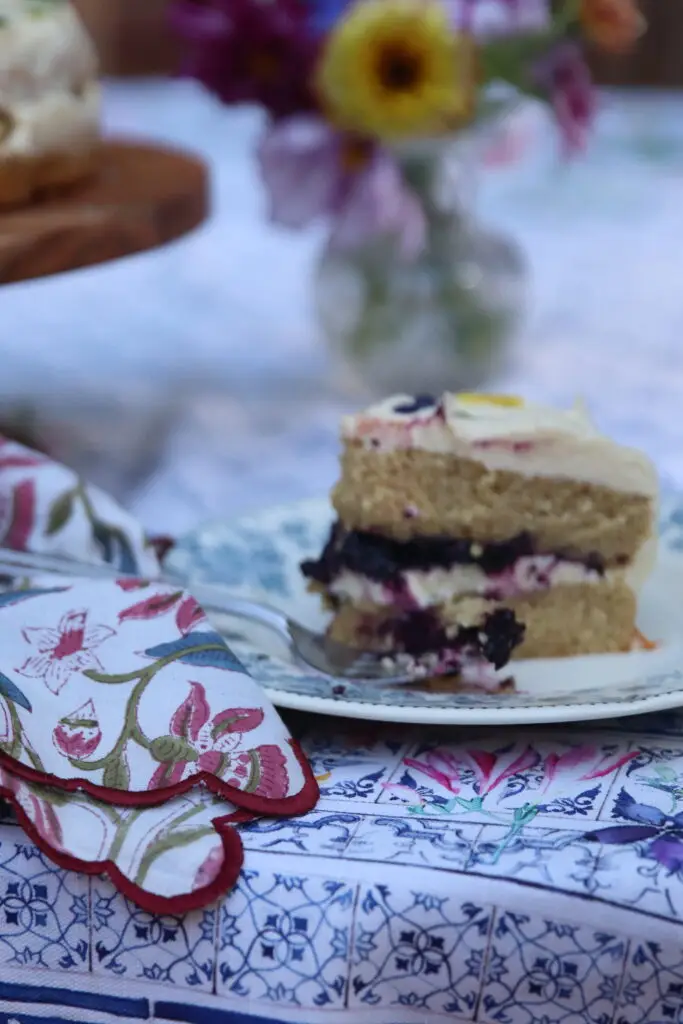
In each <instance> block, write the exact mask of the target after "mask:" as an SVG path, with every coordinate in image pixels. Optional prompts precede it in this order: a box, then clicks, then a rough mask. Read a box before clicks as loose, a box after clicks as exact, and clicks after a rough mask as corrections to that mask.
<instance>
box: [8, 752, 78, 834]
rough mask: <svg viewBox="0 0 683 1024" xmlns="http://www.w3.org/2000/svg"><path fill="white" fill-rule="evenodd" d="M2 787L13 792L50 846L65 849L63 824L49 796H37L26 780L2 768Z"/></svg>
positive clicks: (22, 808)
mask: <svg viewBox="0 0 683 1024" xmlns="http://www.w3.org/2000/svg"><path fill="white" fill-rule="evenodd" d="M0 787H2V788H3V789H5V790H7V791H8V792H10V793H12V794H13V796H14V798H15V800H16V802H17V804H18V806H19V807H20V808H21V810H22V811H23V812H24V814H25V815H26V817H27V818H28V819H29V821H30V822H31V824H32V825H33V827H34V828H35V830H36V832H37V833H38V835H39V836H40V838H41V839H42V840H43V841H44V842H45V843H47V844H48V846H50V847H51V848H52V849H53V850H57V851H61V850H63V849H64V833H63V831H62V826H61V824H60V821H59V817H58V816H57V812H56V810H55V808H54V807H53V806H52V804H51V803H50V802H49V799H48V798H47V797H45V798H43V797H39V796H37V795H36V794H35V793H34V792H33V790H32V789H31V787H30V786H29V785H28V784H27V783H26V782H24V781H23V780H22V779H19V778H17V777H16V776H14V775H11V774H10V773H9V772H6V771H4V770H3V769H1V768H0ZM46 792H47V791H46ZM55 795H56V794H55Z"/></svg>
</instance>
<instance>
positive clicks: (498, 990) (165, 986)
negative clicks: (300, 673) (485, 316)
mask: <svg viewBox="0 0 683 1024" xmlns="http://www.w3.org/2000/svg"><path fill="white" fill-rule="evenodd" d="M107 101H108V119H109V123H110V124H111V125H112V126H113V127H115V128H116V129H117V130H119V131H123V132H125V133H126V134H130V133H135V132H136V131H139V132H140V133H142V134H144V135H147V136H149V137H151V138H153V139H156V140H158V141H164V142H166V141H170V142H176V143H181V144H182V145H185V146H189V147H195V148H196V149H197V150H198V151H199V152H200V153H201V155H203V156H204V157H205V158H206V159H207V160H208V161H209V162H210V164H211V166H212V168H213V171H214V175H215V214H214V217H213V218H212V219H211V220H210V221H209V223H208V224H207V225H206V226H205V227H204V228H203V229H202V230H200V231H199V232H197V233H196V234H195V235H194V236H192V237H190V238H187V239H185V240H183V241H182V242H180V243H178V244H176V245H174V246H171V247H169V248H168V249H166V250H162V251H159V252H156V253H154V254H150V255H146V256H140V257H134V258H131V259H129V260H125V261H122V262H120V263H116V264H112V265H111V266H108V267H106V268H100V269H97V270H92V271H84V272H83V273H80V274H74V275H69V276H66V277H64V278H62V279H53V280H47V281H43V282H36V283H31V284H26V285H19V286H17V287H16V288H14V287H13V288H7V289H5V290H3V313H4V326H5V330H4V331H3V354H4V357H5V358H4V365H3V375H2V380H1V381H0V395H2V394H3V393H4V394H5V395H7V396H13V397H14V398H15V399H16V397H17V396H21V395H24V396H34V397H35V396H37V397H38V398H39V400H40V403H41V408H44V409H45V410H48V411H49V412H50V414H51V415H55V416H57V417H58V418H59V417H61V419H62V423H63V424H65V423H67V421H68V419H69V417H70V419H71V422H72V423H74V422H80V424H81V429H82V430H86V436H87V440H88V441H89V447H88V446H87V445H83V448H82V451H81V452H80V455H81V456H82V460H83V462H84V465H86V466H89V467H90V468H91V469H92V472H93V475H95V476H97V477H98V478H100V479H102V481H103V482H107V474H108V473H109V475H110V482H111V486H113V487H114V489H116V490H117V491H118V492H119V493H120V494H122V495H123V496H124V497H125V498H126V500H127V502H128V504H130V505H131V506H132V507H133V508H134V509H135V510H136V511H137V512H138V514H139V515H140V516H141V517H142V518H143V520H144V521H145V523H146V524H147V525H148V526H149V527H150V528H152V529H154V530H156V531H160V530H166V531H170V532H181V531H184V530H187V529H189V528H191V527H192V526H194V525H196V524H197V523H198V522H199V521H201V520H203V519H215V518H221V517H228V516H234V515H236V514H238V513H241V512H246V511H248V510H249V509H251V508H258V507H262V506H264V505H266V504H272V503H275V502H278V503H281V502H287V501H292V500H296V499H297V498H303V497H306V496H310V495H315V494H319V493H320V492H322V491H324V490H325V489H326V488H327V487H328V486H329V484H330V483H332V481H333V479H334V477H335V474H336V458H337V422H338V417H339V414H340V412H341V411H342V410H343V409H344V408H347V407H349V406H350V405H352V404H353V399H352V398H351V397H349V396H348V395H343V394H342V393H341V392H339V391H338V390H337V389H336V387H335V384H334V381H333V379H332V377H331V374H330V373H329V368H328V367H327V364H326V358H325V352H324V349H323V347H322V345H321V344H320V340H319V338H317V336H316V333H315V329H314V327H313V323H312V319H311V316H310V306H309V302H310V295H309V286H310V276H311V273H310V272H311V268H312V265H313V262H314V260H315V258H316V253H317V251H318V248H319V246H320V244H321V241H322V235H321V233H320V232H310V233H308V232H307V233H303V234H300V235H295V236H290V235H287V234H285V233H282V232H279V231H276V230H274V229H272V228H270V227H268V226H267V225H266V224H265V222H264V220H263V207H264V200H263V195H262V193H261V190H260V188H259V185H258V182H257V180H256V178H255V175H254V169H253V165H252V161H251V156H250V154H251V150H252V147H253V142H254V139H255V137H256V135H257V132H258V129H259V122H258V119H257V118H256V117H255V116H254V115H253V114H252V113H250V112H248V111H240V112H233V113H226V112H225V111H223V110H221V109H220V108H218V107H217V106H215V105H214V104H213V103H212V102H211V101H209V100H208V99H207V98H205V97H203V96H202V95H201V94H200V93H199V92H198V91H197V90H196V89H194V88H193V87H192V86H190V85H188V84H186V83H175V84H172V85H168V84H166V85H161V84H156V83H147V84H145V85H135V84H126V85H119V86H116V87H112V88H110V89H109V90H108V92H107ZM682 169H683V100H679V99H676V98H667V97H664V98H659V99H656V100H654V99H649V98H648V97H644V96H633V97H631V98H630V99H628V100H621V101H619V102H617V101H612V100H609V101H607V102H606V109H605V111H604V116H603V118H602V121H601V127H600V131H599V133H598V137H597V139H596V141H595V144H594V147H593V149H592V151H591V153H590V155H589V156H588V157H587V159H586V160H585V161H584V162H581V163H578V164H576V165H574V166H573V167H571V168H567V167H558V166H557V162H556V160H555V158H554V155H553V149H552V144H551V142H550V140H549V139H548V138H546V137H543V138H540V139H539V143H538V146H537V148H536V149H535V150H534V154H533V157H532V156H530V157H529V159H528V160H527V161H525V162H524V163H523V164H520V165H519V166H516V167H513V168H508V169H506V170H499V171H495V172H490V173H489V174H487V175H486V177H485V178H484V179H483V180H482V183H481V192H480V202H481V212H482V216H483V217H484V218H485V219H486V220H487V221H490V222H491V223H493V224H496V225H498V226H500V227H503V228H505V229H507V230H508V231H510V232H511V233H512V234H513V235H515V236H516V237H517V238H518V239H519V241H520V242H521V244H522V245H523V247H524V248H525V250H526V252H527V254H528V257H529V261H530V265H531V271H532V287H533V303H532V308H531V310H530V315H529V319H528V323H527V326H526V330H525V333H524V336H523V338H522V340H521V343H520V350H519V357H518V360H517V364H516V368H515V371H514V373H513V374H512V375H510V376H509V377H508V378H506V379H504V380H499V381H496V382H494V385H495V386H496V387H499V388H509V389H511V390H515V391H522V392H523V393H526V394H528V395H529V396H531V397H541V398H547V399H550V400H553V401H558V402H562V401H567V402H571V401H572V400H573V399H574V397H575V396H576V395H577V394H583V395H584V396H586V398H587V399H588V401H589V403H590V404H591V406H592V408H593V409H594V412H595V415H596V417H597V419H598V420H599V422H600V424H601V425H602V426H603V427H604V428H605V429H607V430H609V431H610V432H612V433H614V434H615V435H616V436H618V437H619V438H621V439H622V440H624V441H627V442H632V443H635V444H638V445H641V446H642V447H644V448H646V449H647V450H648V451H649V452H650V453H651V454H652V456H653V457H654V458H655V459H656V460H657V461H658V464H659V466H660V468H661V471H662V474H663V477H664V479H665V481H666V482H668V483H669V484H674V485H678V486H683V452H682V451H681V446H680V443H679V437H680V434H681V432H682V430H683V421H682V417H681V412H680V409H681V404H682V402H683V373H682V371H683V353H682V347H681V342H680V339H681V336H682V334H683V330H682V328H683V306H682V305H681V302H680V299H679V295H680V278H681V264H682V260H683V256H682V251H681V242H680V239H681V237H683V174H681V170H682ZM67 413H68V414H69V415H68V416H67ZM79 418H80V419H79ZM63 429H65V428H63ZM150 438H151V439H152V442H153V443H152V444H151V445H150ZM138 449H140V450H141V451H142V458H141V459H139V460H137V461H136V464H135V472H132V473H130V472H128V468H129V463H130V461H131V455H134V454H136V453H137V451H138ZM152 449H153V451H152ZM150 466H152V467H153V472H152V473H151V475H150V474H149V473H148V472H147V471H148V470H149V468H150ZM105 470H106V472H105ZM124 470H125V471H124ZM682 721H683V719H682V717H681V715H678V716H677V715H674V714H672V715H668V716H665V718H664V719H648V720H647V721H646V722H629V721H628V720H626V721H624V722H623V723H606V724H605V726H604V727H601V728H600V729H598V730H595V731H592V732H591V731H588V730H586V729H583V728H582V729H581V730H580V731H577V730H576V729H567V730H562V729H555V730H550V731H545V732H542V733H541V732H539V731H538V730H532V731H530V732H529V733H522V732H520V731H519V730H516V731H514V733H510V732H497V733H494V734H489V735H487V734H484V733H482V732H481V731H478V730H477V731H472V732H467V733H466V734H462V735H459V734H457V733H455V734H454V733H450V734H449V735H447V736H441V737H439V736H438V735H437V734H436V733H431V732H429V733H428V732H427V731H425V730H419V731H411V730H404V731H397V730H396V729H393V728H389V729H386V730H383V729H375V728H373V729H372V730H371V731H369V732H361V731H359V730H358V729H357V728H355V729H354V728H351V727H350V726H349V727H348V728H347V726H345V725H339V723H334V722H324V721H322V720H317V721H314V722H307V723H304V724H303V725H300V732H301V734H302V736H303V740H304V745H305V749H306V751H307V752H308V754H309V756H310V758H311V760H312V764H313V766H314V770H315V772H316V775H317V776H318V778H319V780H320V785H321V790H322V801H321V803H320V805H319V807H318V808H317V810H316V811H315V812H313V813H312V814H309V815H307V816H306V817H305V818H304V819H301V820H300V821H293V822H277V823H272V822H263V823H260V824H258V825H255V826H252V827H250V829H249V830H248V831H246V832H245V834H244V842H245V848H246V851H247V863H246V871H245V873H244V875H243V877H242V880H241V882H240V885H239V887H238V889H237V891H236V892H234V893H233V894H232V895H230V896H229V897H228V898H227V899H226V900H225V901H224V902H223V904H222V905H221V906H220V907H219V908H217V909H216V910H215V911H214V910H210V911H206V912H204V913H201V914H198V913H197V914H193V915H187V916H186V917H185V918H183V919H182V920H181V919H173V920H171V919H169V920H152V919H150V916H149V915H144V914H141V913H140V912H139V911H137V910H136V909H135V908H134V907H132V906H130V905H129V904H127V903H126V901H125V900H122V899H120V898H117V897H116V895H115V894H113V893H112V891H111V889H110V888H107V884H106V883H104V882H102V881H101V880H98V879H93V880H89V879H85V878H83V877H81V876H77V875H69V874H68V873H64V872H60V871H58V870H57V869H56V868H54V867H53V866H50V865H49V864H46V863H44V862H43V860H41V858H40V857H39V856H38V855H37V853H36V851H33V852H31V850H32V848H31V847H30V845H23V846H22V845H21V844H20V843H19V842H18V841H17V839H16V827H15V826H11V825H7V826H2V827H1V828H0V964H2V965H4V966H3V968H2V970H1V971H0V973H1V974H2V979H1V980H0V1006H5V1005H8V1006H9V1008H10V1009H13V1008H14V1007H15V1004H16V1011H15V1012H14V1018H13V1019H16V1020H18V1021H19V1022H20V1024H24V1019H25V1020H26V1021H28V1020H32V1019H33V1016H32V1015H31V1014H30V1013H29V1010H30V1006H29V1003H30V1001H31V1000H33V1002H34V1003H35V1002H36V1001H39V1002H42V1003H43V1004H45V1005H47V1003H49V1002H53V1003H57V1004H58V1005H59V1007H60V1008H61V1007H62V1006H67V1005H71V1006H72V1007H74V1006H76V1007H78V1006H80V1007H85V1008H87V1009H88V1020H92V1021H93V1022H96V1024H100V1021H104V1020H105V1019H106V1020H109V1019H111V1017H109V1016H103V1015H104V1014H105V1013H109V1012H111V1013H119V1014H120V1015H121V1016H120V1019H125V1020H126V1021H129V1020H130V1021H132V1020H136V1019H150V1018H151V1017H152V1015H154V1019H155V1020H159V1021H162V1020H170V1019H172V1020H183V1021H187V1022H190V1021H200V1020H201V1021H202V1024H212V1022H214V1021H215V1022H216V1024H227V1021H228V1020H232V1019H235V1020H237V1019H240V1020H241V1019H242V1018H232V1017H230V1016H225V1014H226V1013H228V1011H230V1012H237V1013H239V1012H241V1011H245V1010H249V1011H250V1012H252V1013H256V1014H259V1015H260V1016H261V1017H264V1018H265V1017H268V1018H276V1019H279V1020H282V1021H292V1022H293V1021H297V1022H299V1024H302V1022H304V1024H305V1022H311V1024H322V1022H324V1021H328V1020H330V1021H331V1020H339V1021H344V1022H346V1021H348V1022H349V1024H350V1022H351V1021H353V1024H399V1022H409V1024H425V1022H427V1021H429V1022H431V1021H432V1020H434V1021H438V1020H441V1021H444V1022H445V1021H446V1020H449V1021H456V1020H458V1021H461V1022H465V1021H472V1022H474V1021H476V1022H481V1024H655V1022H657V1024H659V1022H665V1021H675V1020H683V1016H681V1014H683V889H682V877H681V873H682V871H683V852H682V851H683V815H682V814H681V813H680V811H681V799H683V745H681V743H680V741H679V739H678V736H679V734H680V731H681V727H682ZM6 830H9V831H6ZM596 835H597V836H598V837H599V838H600V841H599V842H597V841H596V839H595V836H596ZM3 913H4V914H5V918H3V917H2V914H3ZM65 971H68V972H70V977H69V979H68V981H69V986H68V988H65V987H64V975H63V972H65ZM40 986H43V988H41V987H40ZM51 993H52V994H51ZM55 993H57V994H56V995H55ZM3 1000H5V1002H4V1003H3ZM79 1000H80V1002H79ZM98 1000H99V1001H98ZM45 1012H47V1011H45ZM71 1012H75V1013H76V1015H78V1012H79V1011H78V1009H76V1010H73V1011H71ZM24 1015H26V1016H24ZM0 1016H2V1014H0ZM54 1016H55V1018H61V1016H63V1014H61V1012H60V1013H57V1012H55V1014H54ZM70 1019H73V1017H72V1018H70Z"/></svg>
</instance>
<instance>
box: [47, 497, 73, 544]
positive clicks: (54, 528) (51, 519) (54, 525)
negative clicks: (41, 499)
mask: <svg viewBox="0 0 683 1024" xmlns="http://www.w3.org/2000/svg"><path fill="white" fill-rule="evenodd" d="M73 510H74V491H65V492H64V494H60V496H59V497H58V498H55V500H54V501H53V503H52V505H51V506H50V511H49V512H48V516H47V526H46V527H45V536H46V537H52V536H53V535H54V534H55V533H59V531H60V530H62V529H63V528H64V527H65V526H66V524H67V523H68V522H69V520H70V519H71V516H72V514H73Z"/></svg>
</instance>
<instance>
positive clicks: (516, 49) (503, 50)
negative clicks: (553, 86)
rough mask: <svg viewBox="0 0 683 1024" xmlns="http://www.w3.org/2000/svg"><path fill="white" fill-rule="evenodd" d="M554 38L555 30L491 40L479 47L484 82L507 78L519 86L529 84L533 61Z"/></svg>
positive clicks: (544, 50)
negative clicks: (553, 31)
mask: <svg viewBox="0 0 683 1024" xmlns="http://www.w3.org/2000/svg"><path fill="white" fill-rule="evenodd" d="M554 42H555V37H554V33H552V32H537V33H533V34H530V35H522V36H504V37H502V38H500V39H491V40H489V41H488V42H487V43H484V44H483V45H482V47H481V49H480V51H479V62H480V69H481V77H482V80H483V81H484V83H489V82H496V81H499V82H508V83H509V84H510V85H513V86H515V87H516V88H517V89H528V88H530V85H531V72H532V71H533V66H534V64H535V63H536V61H538V60H539V59H540V58H541V57H544V56H545V55H546V54H547V53H548V51H549V50H550V49H551V47H552V45H553V43H554Z"/></svg>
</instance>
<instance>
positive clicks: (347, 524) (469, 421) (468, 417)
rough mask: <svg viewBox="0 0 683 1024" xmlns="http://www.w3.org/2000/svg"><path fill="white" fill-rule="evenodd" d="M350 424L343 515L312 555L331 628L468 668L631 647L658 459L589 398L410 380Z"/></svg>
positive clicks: (371, 644) (350, 639) (647, 558)
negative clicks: (409, 389) (619, 432)
mask: <svg viewBox="0 0 683 1024" xmlns="http://www.w3.org/2000/svg"><path fill="white" fill-rule="evenodd" d="M342 438H343V444H344V450H343V455H342V475H341V479H340V481H339V483H338V484H337V486H336V487H335V489H334V491H333V493H332V504H333V506H334V509H335V512H336V515H337V520H336V521H335V523H334V525H333V527H332V530H331V534H330V537H329V540H328V542H327V544H326V546H325V549H324V551H323V552H322V554H321V555H320V557H319V558H318V559H317V560H315V561H307V562H305V563H303V565H302V570H303V572H304V575H305V576H306V577H307V578H308V580H309V581H310V586H311V588H312V589H314V590H317V591H319V592H320V593H321V594H322V595H323V598H324V600H325V603H326V605H327V606H328V607H329V608H330V609H331V610H332V612H333V618H332V622H331V625H330V632H331V635H332V636H333V637H335V638H336V639H338V640H340V641H343V642H346V643H349V644H352V645H353V646H355V647H358V648H361V649H365V650H379V651H383V652H386V653H387V654H392V655H394V654H407V655H411V656H414V657H416V658H417V659H419V660H420V661H421V663H422V664H423V665H426V666H428V667H429V666H434V665H436V664H439V665H440V666H442V667H443V665H444V664H446V665H449V666H451V667H453V669H454V670H463V669H469V668H471V667H472V666H478V667H481V666H482V664H488V665H490V666H492V667H494V668H496V669H498V668H502V667H503V666H504V665H505V664H506V663H507V662H508V660H509V659H510V658H511V657H515V658H538V657H557V656H567V655H576V654H595V653H598V652H618V651H628V650H629V649H630V648H631V646H632V643H633V638H634V632H635V618H636V606H637V596H638V591H639V589H640V587H641V586H642V583H643V581H644V579H645V578H646V576H647V575H648V573H649V571H650V569H651V567H652V563H653V560H654V554H655V550H656V543H655V540H654V537H655V527H656V507H657V494H658V480H657V473H656V471H655V468H654V466H653V465H652V463H651V462H650V460H649V459H648V458H647V457H646V456H645V455H644V454H642V453H641V452H639V451H635V450H633V449H630V448H625V447H623V446H621V445H619V444H617V443H615V442H614V441H611V440H610V439H609V438H606V437H604V436H603V435H602V434H600V433H599V431H598V430H597V429H596V428H595V427H594V425H593V424H592V422H591V420H590V419H589V417H588V416H587V414H586V413H585V411H584V410H583V409H581V408H573V409H569V410H558V409H553V408H548V407H545V406H539V405H533V404H531V403H527V402H525V401H523V400H522V399H520V398H516V397H513V396H507V395H479V394H471V395H466V394H460V395H458V394H446V395H444V396H443V397H442V398H440V399H434V398H432V397H429V396H418V397H410V396H405V395H400V396H396V397H394V398H390V399H387V400H386V401H384V402H382V403H380V404H379V405H376V406H373V407H371V408H370V409H368V410H367V411H366V412H363V413H361V414H360V415H357V416H351V417H348V418H346V419H345V420H344V422H343V425H342Z"/></svg>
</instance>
